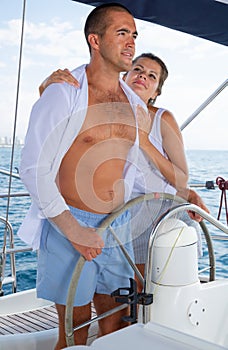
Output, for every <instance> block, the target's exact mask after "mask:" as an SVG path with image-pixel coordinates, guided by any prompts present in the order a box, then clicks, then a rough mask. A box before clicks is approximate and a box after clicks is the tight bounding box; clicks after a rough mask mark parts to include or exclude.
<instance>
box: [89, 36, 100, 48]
mask: <svg viewBox="0 0 228 350" xmlns="http://www.w3.org/2000/svg"><path fill="white" fill-rule="evenodd" d="M88 42H89V43H90V46H91V48H93V49H95V50H97V49H98V47H99V38H98V35H97V34H89V35H88Z"/></svg>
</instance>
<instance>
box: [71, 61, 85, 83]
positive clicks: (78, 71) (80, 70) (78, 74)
mask: <svg viewBox="0 0 228 350" xmlns="http://www.w3.org/2000/svg"><path fill="white" fill-rule="evenodd" d="M85 73H86V64H82V65H81V66H79V67H76V68H74V69H73V70H72V71H71V74H72V75H73V76H74V77H75V78H76V79H77V80H79V79H82V78H83V77H84V75H85Z"/></svg>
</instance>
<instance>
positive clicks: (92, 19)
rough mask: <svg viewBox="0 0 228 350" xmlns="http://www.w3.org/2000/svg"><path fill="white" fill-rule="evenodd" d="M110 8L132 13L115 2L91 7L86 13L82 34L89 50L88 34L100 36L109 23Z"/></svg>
mask: <svg viewBox="0 0 228 350" xmlns="http://www.w3.org/2000/svg"><path fill="white" fill-rule="evenodd" d="M110 10H114V11H117V12H128V13H129V14H130V15H132V13H131V12H130V11H129V10H128V9H127V8H126V7H125V6H123V5H121V4H119V3H116V2H110V3H107V4H102V5H100V6H97V7H95V9H93V10H92V11H91V12H90V14H89V15H88V17H87V19H86V22H85V27H84V34H85V38H86V41H87V44H88V46H89V51H90V52H91V47H90V44H89V41H88V36H89V34H98V35H100V36H102V35H104V33H105V31H106V28H107V26H108V24H109V23H110V22H109V16H108V12H109V11H110Z"/></svg>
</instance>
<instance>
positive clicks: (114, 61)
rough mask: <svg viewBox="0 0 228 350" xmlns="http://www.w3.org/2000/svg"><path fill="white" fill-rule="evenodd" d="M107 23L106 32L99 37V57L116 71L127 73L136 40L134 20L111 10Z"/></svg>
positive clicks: (129, 16)
mask: <svg viewBox="0 0 228 350" xmlns="http://www.w3.org/2000/svg"><path fill="white" fill-rule="evenodd" d="M107 21H108V23H109V25H108V27H107V30H106V32H105V34H104V35H103V36H102V37H99V43H100V46H99V50H100V55H101V57H102V58H103V59H104V61H105V62H106V63H107V62H108V63H109V64H111V65H113V67H114V69H115V70H116V71H118V72H122V71H128V70H129V69H130V68H131V66H132V59H133V56H134V54H135V39H136V38H137V31H136V26H135V21H134V18H133V17H132V16H131V15H130V14H129V13H127V12H117V11H115V10H112V11H110V13H109V15H108V19H107Z"/></svg>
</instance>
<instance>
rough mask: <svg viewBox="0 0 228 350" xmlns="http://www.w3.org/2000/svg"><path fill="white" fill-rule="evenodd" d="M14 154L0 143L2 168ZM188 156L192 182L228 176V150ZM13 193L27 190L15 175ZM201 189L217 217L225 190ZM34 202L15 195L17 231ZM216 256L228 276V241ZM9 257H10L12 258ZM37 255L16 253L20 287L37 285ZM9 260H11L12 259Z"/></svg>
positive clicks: (3, 188) (0, 207)
mask: <svg viewBox="0 0 228 350" xmlns="http://www.w3.org/2000/svg"><path fill="white" fill-rule="evenodd" d="M20 152H21V148H20V147H17V148H16V149H15V152H14V163H13V171H16V169H15V168H17V167H18V166H19V160H20ZM10 157H11V148H6V147H5V148H4V147H0V164H1V168H2V169H5V170H8V171H9V159H10ZM187 159H188V164H189V170H190V181H189V183H190V184H205V183H206V181H209V180H212V181H214V183H215V180H216V178H217V177H218V176H221V177H223V178H224V179H225V180H227V179H228V151H195V150H194V151H187ZM8 184H9V177H8V176H5V175H2V174H0V193H7V192H8ZM11 192H12V193H14V192H27V191H26V189H25V188H24V186H23V184H22V183H21V181H20V180H18V179H14V178H13V179H12V190H11ZM197 192H198V193H199V194H200V196H201V197H202V198H203V200H204V202H205V204H206V205H207V206H208V208H209V209H210V212H211V214H212V215H213V216H214V217H217V215H218V207H219V203H220V197H221V190H219V189H218V188H217V187H216V188H215V189H214V190H207V189H206V188H205V187H204V188H197ZM6 205H7V200H6V199H2V198H0V216H2V217H5V216H6ZM29 206H30V199H29V197H21V198H11V200H10V210H9V221H10V223H11V224H12V227H13V230H14V233H16V232H17V230H18V228H19V225H20V222H21V221H22V219H23V217H24V216H25V214H26V212H27V210H28V208H29ZM220 220H221V222H223V223H224V224H226V218H225V210H224V205H223V209H222V213H221V217H220ZM207 227H208V229H209V231H210V232H211V233H213V234H216V233H219V234H221V232H219V231H218V230H217V229H215V228H214V227H213V228H212V227H211V226H210V224H208V223H207ZM3 232H4V228H3V225H1V224H0V247H2V242H3ZM17 243H19V245H20V246H21V245H23V243H22V242H21V241H20V242H19V239H18V238H17V235H15V244H17ZM213 246H214V251H215V256H216V276H217V277H227V276H228V273H227V266H228V254H227V253H228V241H213ZM8 259H9V258H8ZM36 259H37V255H36V253H35V252H26V253H19V254H17V255H16V268H17V290H18V291H20V290H25V289H29V288H33V287H35V280H36ZM8 261H9V260H7V262H8ZM207 261H208V253H207V249H206V245H205V243H204V242H203V257H202V258H201V260H200V265H203V264H204V263H205V262H207ZM8 265H9V264H8V263H7V267H6V275H7V274H9V267H8ZM10 291H11V286H10V285H5V286H4V292H5V294H8V293H10Z"/></svg>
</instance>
